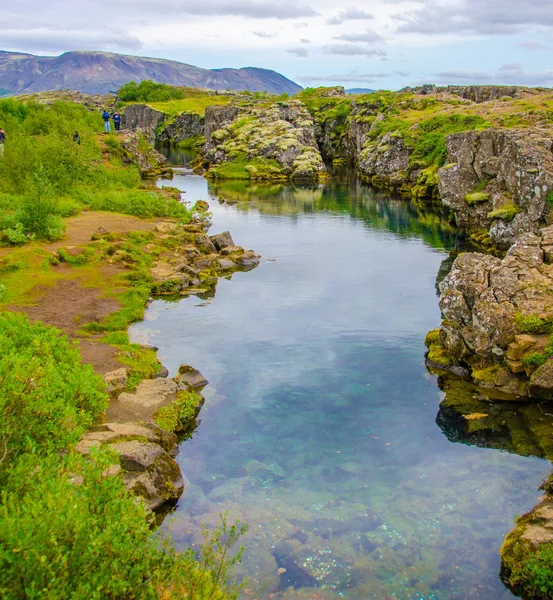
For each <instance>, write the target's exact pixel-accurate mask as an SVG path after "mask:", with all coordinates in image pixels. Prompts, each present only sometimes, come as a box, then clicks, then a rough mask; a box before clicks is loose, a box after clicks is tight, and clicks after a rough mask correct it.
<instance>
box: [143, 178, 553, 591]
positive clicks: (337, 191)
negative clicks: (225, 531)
mask: <svg viewBox="0 0 553 600" xmlns="http://www.w3.org/2000/svg"><path fill="white" fill-rule="evenodd" d="M172 185H176V186H177V187H179V188H181V189H183V190H185V191H186V194H185V197H186V198H187V199H189V200H190V201H192V202H193V201H195V200H197V199H200V198H205V199H208V200H209V202H210V207H211V210H212V211H213V221H214V226H213V228H212V232H213V233H218V232H220V231H225V230H227V229H228V230H230V231H231V232H232V235H233V238H234V240H235V242H236V243H237V244H240V245H242V246H244V247H247V248H253V249H255V250H256V251H257V252H259V253H261V254H262V256H263V257H264V259H263V261H262V263H261V265H260V266H259V267H258V268H257V269H256V270H254V271H252V272H250V273H237V274H235V275H233V277H232V281H227V280H222V281H220V283H219V285H218V287H217V295H216V297H215V298H214V299H213V300H212V301H210V302H202V301H201V300H198V299H197V298H193V297H191V298H187V299H184V300H182V301H181V302H179V303H176V304H175V303H166V302H162V301H156V302H154V303H153V304H152V305H151V307H150V309H149V310H148V312H147V314H146V320H145V322H143V323H141V324H139V325H137V326H136V327H135V328H134V329H133V336H134V337H135V338H136V339H142V340H147V341H149V342H151V343H153V344H155V345H156V346H158V347H159V348H160V351H159V356H160V358H161V360H162V361H163V363H164V364H165V365H167V367H168V368H169V369H170V370H171V371H172V372H175V370H176V369H177V367H178V365H179V364H180V363H188V364H192V365H194V366H196V367H198V368H199V369H200V370H201V371H202V372H203V374H204V375H205V376H206V377H207V379H209V381H210V382H211V384H210V386H208V388H206V390H205V392H206V396H207V398H208V401H207V403H206V406H205V407H204V409H203V411H202V414H201V418H202V422H201V424H200V426H199V428H198V430H197V431H196V433H195V435H194V437H193V439H192V440H190V441H188V442H186V443H185V444H184V445H183V446H182V448H181V453H180V455H179V457H178V460H179V462H180V464H181V465H182V469H183V472H184V473H185V475H186V477H187V478H188V483H187V487H186V492H185V495H184V496H183V498H182V499H181V501H180V502H179V505H178V507H177V509H176V512H175V513H174V515H173V516H172V517H170V518H169V519H168V520H167V521H166V523H165V525H164V527H166V528H167V530H169V531H170V532H171V534H172V536H173V538H174V540H175V542H176V545H177V546H178V547H184V546H186V545H187V544H190V543H192V544H195V543H199V542H200V541H201V531H200V530H201V524H202V523H206V524H208V525H212V524H214V523H215V522H216V521H217V520H218V518H219V514H220V513H222V512H223V511H225V510H228V511H229V518H230V519H231V520H232V519H234V518H240V519H241V520H243V521H247V522H248V523H249V526H250V530H249V533H248V534H247V536H246V538H245V539H244V543H245V545H246V548H247V551H246V554H245V560H244V563H243V565H242V566H241V567H240V573H239V574H240V575H246V576H248V577H249V584H248V588H247V589H246V591H245V592H244V598H248V597H249V598H256V599H258V600H264V599H266V598H267V599H268V598H283V599H297V598H318V599H319V600H331V599H338V598H347V599H349V600H362V599H377V600H383V599H388V598H400V599H405V600H407V599H417V600H418V599H431V598H432V599H438V600H450V599H451V600H453V599H455V600H464V599H474V598H481V599H486V600H492V599H493V600H502V599H505V598H512V595H511V593H510V592H509V591H508V590H506V589H505V588H504V587H503V586H502V584H501V583H500V581H499V579H498V576H497V574H498V571H499V548H500V546H501V543H502V540H503V537H504V535H505V534H506V533H507V531H509V530H510V529H511V528H512V524H513V519H514V517H515V515H517V514H520V513H522V512H524V511H525V510H527V509H529V508H530V507H531V506H532V505H533V504H534V503H535V500H536V495H537V492H534V490H536V488H537V486H538V485H539V482H540V481H541V479H542V477H543V476H544V474H545V473H546V471H547V463H546V461H544V460H542V459H539V458H532V457H522V456H517V455H514V454H508V453H506V452H500V451H497V450H494V449H489V448H479V447H477V446H472V445H463V444H454V443H451V442H450V441H449V440H448V438H447V437H446V436H445V435H444V434H443V433H442V431H441V430H440V428H439V427H438V426H437V425H436V423H435V420H436V414H437V412H438V410H439V406H440V401H441V400H443V397H444V395H443V393H442V392H440V390H439V388H438V386H437V382H436V378H435V377H434V376H433V375H430V374H428V373H427V371H426V369H425V366H424V353H425V348H424V343H423V341H424V337H425V334H426V332H427V331H428V330H430V329H433V328H434V327H436V326H437V324H438V323H439V321H440V314H439V310H438V308H437V298H436V292H435V287H434V283H435V278H436V275H437V273H438V270H439V268H440V264H441V263H442V261H443V260H444V259H445V258H446V257H447V251H448V250H449V249H450V248H451V247H452V246H453V244H454V231H453V230H452V229H451V227H450V226H449V225H448V223H447V221H444V220H443V219H441V218H440V216H436V215H433V214H431V213H428V214H425V213H423V212H421V211H420V210H419V211H418V212H417V210H416V209H415V208H413V207H412V206H411V205H409V204H408V203H405V202H402V201H396V200H390V199H388V198H387V197H386V196H385V195H383V194H382V193H380V192H377V191H375V190H373V189H371V188H368V187H365V186H362V185H360V184H358V183H357V182H355V181H353V180H351V181H346V182H342V183H332V184H329V185H326V186H315V187H303V188H294V187H291V186H277V187H276V188H274V189H273V186H270V188H269V186H261V188H260V187H259V186H257V188H256V189H255V190H252V189H249V188H248V187H247V186H244V185H243V184H240V186H237V185H236V184H233V185H230V186H223V185H217V186H213V188H212V193H213V194H214V195H215V196H216V197H217V198H220V199H224V200H229V199H230V200H231V201H232V202H234V201H235V202H237V204H228V203H226V202H225V203H222V204H221V203H220V202H219V201H218V200H214V199H209V198H208V193H207V183H206V182H205V180H203V179H202V178H200V177H195V176H190V175H187V174H186V173H184V172H182V173H180V174H177V176H176V177H175V178H174V180H173V182H172ZM238 188H240V189H239V190H238V191H240V195H241V194H246V195H247V196H248V197H249V198H250V200H249V201H248V202H246V203H245V202H243V200H242V198H241V197H240V195H237V189H238ZM232 194H235V195H234V197H231V195H232ZM512 410H513V411H515V412H516V408H513V409H512ZM450 437H451V436H450ZM458 439H461V438H458Z"/></svg>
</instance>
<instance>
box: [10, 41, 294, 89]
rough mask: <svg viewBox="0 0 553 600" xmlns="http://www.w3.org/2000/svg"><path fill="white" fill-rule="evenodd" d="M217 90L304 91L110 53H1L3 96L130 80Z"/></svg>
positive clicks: (260, 73)
mask: <svg viewBox="0 0 553 600" xmlns="http://www.w3.org/2000/svg"><path fill="white" fill-rule="evenodd" d="M145 79H152V80H153V81H156V82H158V83H168V84H172V85H184V86H190V87H202V88H209V89H212V90H250V91H252V92H263V91H266V92H270V93H272V94H282V93H287V94H295V93H296V92H298V91H300V90H301V89H302V88H301V87H300V86H299V85H297V84H296V83H294V82H293V81H290V80H289V79H286V77H284V76H283V75H280V73H277V72H276V71H270V70H268V69H258V68H256V67H245V68H243V69H211V70H209V69H200V68H199V67H194V66H192V65H187V64H185V63H180V62H177V61H174V60H165V59H161V58H143V57H141V56H126V55H123V54H113V53H111V52H88V51H78V52H66V53H65V54H62V55H61V56H34V55H33V54H21V53H18V52H3V51H0V95H5V94H20V93H21V94H23V93H30V92H44V91H49V90H61V89H71V90H77V91H79V92H84V93H87V94H105V93H107V92H114V91H116V90H117V89H119V88H120V87H121V86H122V85H123V84H125V83H128V82H129V81H143V80H145Z"/></svg>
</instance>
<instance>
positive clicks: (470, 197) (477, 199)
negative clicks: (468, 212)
mask: <svg viewBox="0 0 553 600" xmlns="http://www.w3.org/2000/svg"><path fill="white" fill-rule="evenodd" d="M489 199H490V195H489V194H487V193H486V192H473V193H472V194H467V195H466V196H465V202H466V203H467V204H468V205H469V206H473V205H474V204H480V203H482V202H487V201H488V200H489Z"/></svg>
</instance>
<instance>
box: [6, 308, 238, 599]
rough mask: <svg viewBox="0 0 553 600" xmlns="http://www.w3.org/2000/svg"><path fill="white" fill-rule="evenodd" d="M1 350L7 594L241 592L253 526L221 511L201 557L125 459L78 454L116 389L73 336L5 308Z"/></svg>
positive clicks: (232, 595) (226, 595) (216, 595)
mask: <svg viewBox="0 0 553 600" xmlns="http://www.w3.org/2000/svg"><path fill="white" fill-rule="evenodd" d="M119 337H120V336H119ZM0 352H1V353H2V361H0V597H1V598H3V599H5V600H19V599H20V598H33V599H44V600H46V599H48V600H66V599H67V598H71V599H73V600H104V599H108V600H109V599H112V600H119V599H125V600H148V599H152V600H154V599H156V600H158V599H160V598H187V599H189V600H206V599H208V598H209V599H211V600H236V598H237V597H238V592H239V589H240V586H238V585H236V584H235V582H234V581H233V580H232V579H231V577H230V569H231V568H232V566H233V565H234V564H235V562H236V561H238V560H240V557H241V554H242V551H243V549H240V550H239V551H238V552H236V551H234V550H232V546H233V545H234V544H235V542H236V541H237V540H238V538H239V537H240V535H242V534H243V533H244V532H245V530H246V527H245V526H244V525H241V524H240V523H235V524H233V525H229V524H227V519H226V515H221V523H220V524H219V525H218V526H217V527H216V528H215V530H214V531H213V532H212V533H209V532H207V531H206V539H205V543H204V544H203V546H202V547H201V549H200V552H199V558H198V557H197V556H196V553H195V552H193V551H192V550H188V551H187V552H185V553H183V554H179V553H177V552H175V551H174V549H173V548H172V547H171V544H170V541H169V540H167V539H164V538H163V537H162V536H160V535H159V534H156V533H152V525H153V523H152V518H151V515H150V514H149V513H148V512H147V510H146V508H145V506H144V504H143V503H141V502H138V501H137V500H136V499H135V498H134V497H132V496H131V495H130V494H129V492H128V491H127V490H126V488H125V486H124V483H123V479H122V478H121V477H118V476H116V475H114V474H111V475H110V474H109V473H110V471H113V465H114V463H117V462H118V457H117V456H116V455H112V454H109V453H107V452H102V451H97V452H92V454H91V455H90V457H86V458H85V457H83V456H80V455H77V454H75V453H74V452H73V451H72V448H73V446H74V445H75V443H76V442H77V441H78V440H79V438H80V436H81V434H82V433H83V431H84V430H85V429H86V428H87V427H88V426H89V425H90V424H91V423H92V421H93V420H94V419H95V418H96V417H97V416H98V415H99V414H100V413H101V412H102V411H103V410H104V408H105V407H106V402H107V396H106V394H105V384H104V382H103V381H102V379H101V378H100V377H99V376H98V375H95V374H94V373H93V371H92V368H91V367H90V366H85V365H83V364H82V363H81V362H80V356H79V353H78V352H77V350H76V348H74V347H73V346H72V345H71V344H70V343H69V341H68V340H67V338H66V337H65V336H64V335H62V334H61V332H59V331H58V330H56V329H55V328H53V327H46V326H45V325H41V324H31V323H29V321H28V319H27V318H26V317H25V316H22V315H17V314H13V313H0Z"/></svg>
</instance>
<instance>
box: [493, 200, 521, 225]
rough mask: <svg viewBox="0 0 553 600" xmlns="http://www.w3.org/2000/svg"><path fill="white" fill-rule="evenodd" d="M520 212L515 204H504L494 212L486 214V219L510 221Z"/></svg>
mask: <svg viewBox="0 0 553 600" xmlns="http://www.w3.org/2000/svg"><path fill="white" fill-rule="evenodd" d="M520 212H522V210H521V209H520V208H519V207H518V206H517V205H516V204H514V203H513V204H506V205H504V206H502V207H500V208H497V209H496V210H492V211H491V212H489V213H488V219H501V220H502V221H512V220H513V219H514V218H515V216H516V215H518V213H520Z"/></svg>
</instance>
